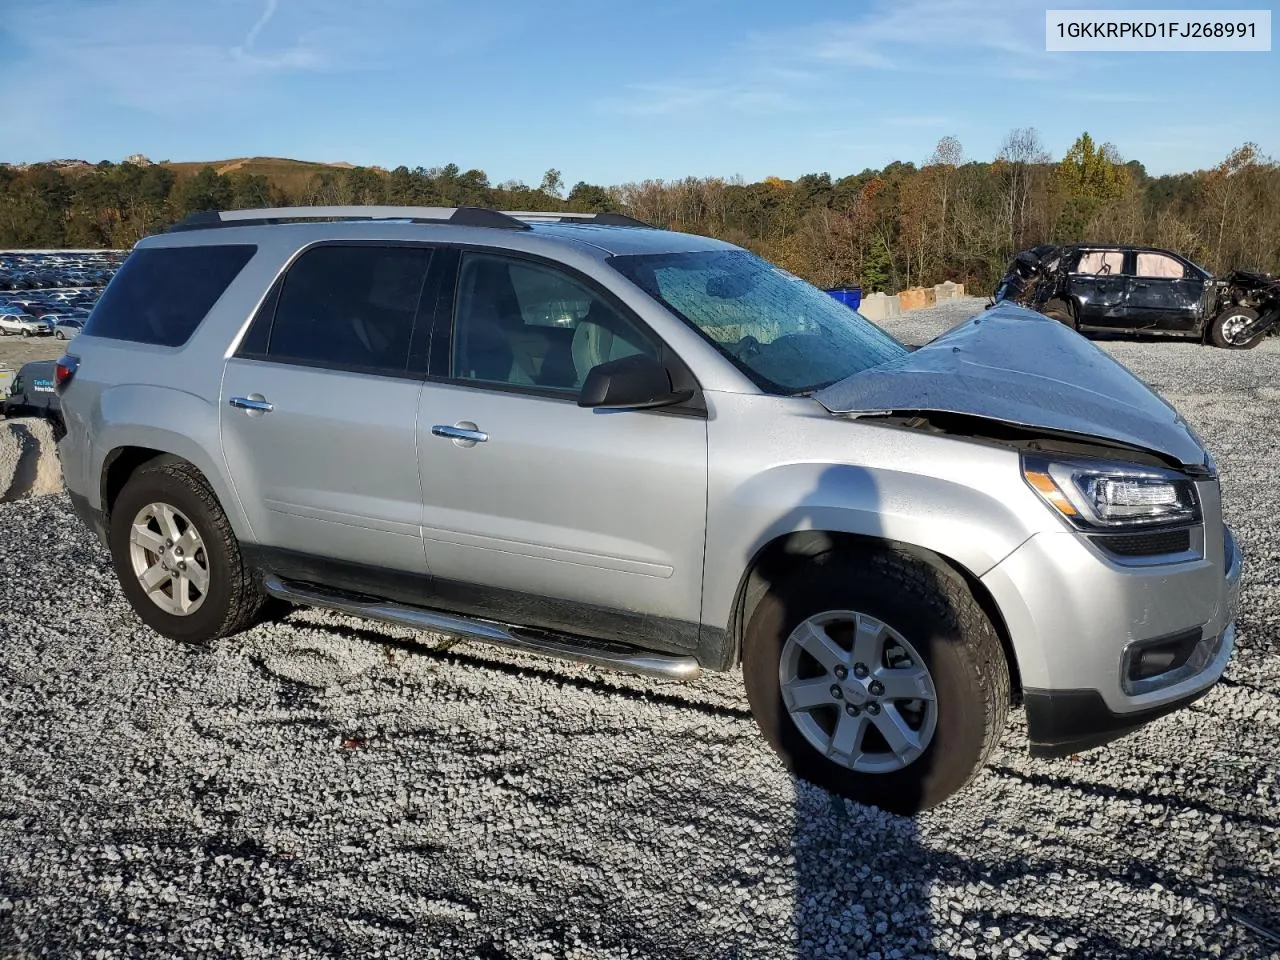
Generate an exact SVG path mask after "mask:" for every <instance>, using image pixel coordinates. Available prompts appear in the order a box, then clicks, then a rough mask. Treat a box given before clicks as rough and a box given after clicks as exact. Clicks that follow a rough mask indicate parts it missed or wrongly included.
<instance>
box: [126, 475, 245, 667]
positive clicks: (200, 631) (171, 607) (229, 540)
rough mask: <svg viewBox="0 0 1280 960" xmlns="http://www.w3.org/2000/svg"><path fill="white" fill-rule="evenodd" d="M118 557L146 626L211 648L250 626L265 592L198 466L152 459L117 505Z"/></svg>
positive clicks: (131, 597)
mask: <svg viewBox="0 0 1280 960" xmlns="http://www.w3.org/2000/svg"><path fill="white" fill-rule="evenodd" d="M110 544H111V559H112V561H113V564H114V566H115V569H116V576H117V577H118V578H119V580H120V585H121V587H122V588H123V590H124V593H125V596H126V597H127V598H128V599H129V603H130V604H131V605H132V607H133V609H134V611H135V612H136V613H137V614H138V616H139V617H140V618H141V620H142V622H143V623H145V624H146V625H147V626H149V627H150V628H151V629H153V630H155V631H156V632H157V633H159V634H161V635H163V636H166V637H168V638H169V639H171V640H180V641H184V642H187V643H207V642H209V641H211V640H214V639H216V638H218V637H224V636H227V635H229V634H233V633H237V632H239V631H240V630H243V629H245V628H246V627H248V626H250V625H251V624H252V623H253V622H254V620H255V618H256V617H257V615H258V612H259V611H260V610H261V608H262V604H263V598H262V591H261V589H260V588H259V586H258V584H257V582H256V581H255V579H254V577H253V575H252V571H250V569H249V568H248V566H247V565H246V564H245V562H244V557H243V556H242V555H241V553H240V545H239V543H238V542H237V540H236V537H235V534H234V533H233V532H232V530H231V524H230V523H229V522H228V520H227V516H226V514H225V513H224V512H223V510H222V507H221V505H219V503H218V499H217V497H216V496H214V493H213V491H212V490H211V489H210V488H209V484H208V482H207V481H206V480H205V478H204V477H203V476H202V475H201V473H200V472H199V471H198V470H197V469H196V468H195V467H193V466H192V465H191V464H189V463H187V462H185V461H182V460H178V459H176V458H171V457H162V458H159V459H157V460H153V461H151V462H150V463H147V464H145V465H144V466H142V467H141V468H139V470H138V472H137V473H135V474H134V475H133V476H132V477H130V479H129V481H128V482H127V483H126V484H125V486H124V489H123V490H122V491H121V492H120V496H119V498H118V499H117V500H116V502H115V504H113V506H112V508H111V525H110Z"/></svg>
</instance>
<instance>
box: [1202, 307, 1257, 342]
mask: <svg viewBox="0 0 1280 960" xmlns="http://www.w3.org/2000/svg"><path fill="white" fill-rule="evenodd" d="M1257 319H1258V312H1257V311H1256V310H1250V309H1249V308H1248V307H1227V308H1226V309H1225V310H1223V311H1222V312H1221V313H1219V314H1218V315H1217V316H1216V317H1214V318H1213V320H1211V321H1210V322H1209V342H1210V343H1212V344H1213V345H1214V346H1215V347H1221V348H1222V349H1223V350H1252V349H1253V348H1254V347H1256V346H1257V345H1258V344H1260V343H1261V342H1262V341H1263V339H1264V338H1265V336H1266V334H1264V333H1260V334H1258V335H1257V336H1255V337H1254V338H1253V339H1252V340H1248V341H1246V342H1244V343H1235V342H1233V341H1231V340H1229V339H1227V338H1228V336H1229V334H1230V328H1231V326H1232V325H1233V323H1234V324H1238V323H1239V322H1240V321H1241V320H1245V321H1248V322H1250V323H1252V322H1253V321H1254V320H1257Z"/></svg>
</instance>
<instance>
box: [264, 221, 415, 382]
mask: <svg viewBox="0 0 1280 960" xmlns="http://www.w3.org/2000/svg"><path fill="white" fill-rule="evenodd" d="M430 264H431V249H430V248H429V247H393V246H385V247H384V246H374V245H367V246H350V247H348V246H336V245H335V246H322V247H316V248H314V249H312V250H308V251H307V252H306V253H304V254H303V255H302V256H301V257H299V258H298V261H297V262H296V263H295V264H294V265H293V266H292V267H290V268H289V273H288V274H287V275H286V276H285V279H284V288H283V289H282V290H281V291H280V299H279V301H278V303H277V304H276V308H275V318H274V321H273V322H272V324H271V332H270V334H269V339H268V341H267V350H266V358H267V359H268V360H275V361H279V362H285V363H299V364H304V365H309V366H318V367H329V368H334V369H350V370H359V371H363V372H369V373H381V374H392V375H403V374H404V373H405V372H406V370H407V369H408V365H409V344H410V341H411V339H412V336H413V326H414V322H415V319H416V317H417V314H418V301H419V300H420V299H421V298H422V288H423V285H424V283H425V282H426V278H427V268H428V267H429V266H430Z"/></svg>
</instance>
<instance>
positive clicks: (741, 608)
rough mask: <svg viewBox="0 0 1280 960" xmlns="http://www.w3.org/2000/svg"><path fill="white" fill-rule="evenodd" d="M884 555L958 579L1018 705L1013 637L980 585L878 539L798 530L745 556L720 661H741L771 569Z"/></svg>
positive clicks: (959, 568) (933, 558)
mask: <svg viewBox="0 0 1280 960" xmlns="http://www.w3.org/2000/svg"><path fill="white" fill-rule="evenodd" d="M875 551H887V552H893V553H899V554H904V555H906V556H909V557H911V558H913V559H916V560H919V561H921V562H923V563H925V564H927V565H928V566H929V567H930V568H932V569H933V570H934V571H936V572H937V573H939V574H941V575H942V576H945V577H948V578H951V579H956V580H959V581H960V582H962V583H963V584H964V586H965V587H966V588H967V589H968V590H969V592H970V593H971V594H972V595H973V597H974V599H975V601H977V603H978V606H979V607H980V608H981V609H982V612H983V613H984V614H985V615H986V617H987V619H988V620H989V621H991V625H992V627H993V628H994V629H995V632H996V636H997V637H999V639H1000V646H1001V648H1002V650H1003V651H1004V656H1005V661H1006V663H1007V664H1008V667H1009V681H1010V692H1011V695H1012V700H1013V703H1014V704H1015V705H1017V704H1020V703H1021V701H1022V682H1021V674H1020V672H1019V670H1018V657H1017V652H1016V651H1015V649H1014V645H1013V636H1012V634H1011V633H1010V631H1009V626H1008V624H1007V623H1006V622H1005V618H1004V615H1003V614H1002V613H1001V612H1000V607H999V605H998V604H997V603H996V601H995V598H994V597H993V596H992V595H991V592H990V591H989V590H988V589H987V587H986V586H985V585H984V584H983V583H982V581H981V580H980V579H979V578H978V577H977V576H975V575H974V574H973V572H972V571H970V570H968V569H966V568H965V567H964V565H963V564H961V563H958V562H957V561H955V560H953V559H952V558H950V557H947V556H945V555H943V554H940V553H938V552H936V551H934V550H930V549H928V548H926V547H921V546H919V545H917V544H911V543H904V542H902V541H898V540H890V539H886V538H883V537H874V536H868V535H866V534H859V533H847V532H841V531H830V530H798V531H792V532H790V533H784V534H781V535H780V536H777V537H775V538H774V539H772V540H770V541H769V542H768V543H766V544H764V545H763V546H762V547H761V548H760V549H759V550H758V551H757V552H756V554H755V556H753V557H752V558H751V562H750V563H749V564H748V565H747V568H746V569H745V570H744V571H743V573H742V576H741V578H740V580H739V582H738V589H737V591H736V593H735V594H734V600H733V607H732V610H731V614H730V622H729V629H728V640H729V643H730V645H731V650H730V651H729V652H728V655H727V657H726V660H727V661H728V665H729V666H738V665H740V664H741V662H742V641H743V634H744V633H745V631H746V627H747V624H748V623H749V622H750V620H751V615H752V613H754V612H755V609H756V607H757V606H758V605H759V603H760V601H761V599H762V598H763V597H764V595H765V593H766V592H767V591H768V589H769V581H770V574H769V572H770V571H771V570H786V569H788V568H790V567H798V566H802V565H804V564H806V563H812V562H814V561H815V560H816V559H817V558H818V557H820V556H824V555H827V554H832V553H839V554H842V555H855V556H856V555H858V554H862V555H865V554H868V553H871V552H875Z"/></svg>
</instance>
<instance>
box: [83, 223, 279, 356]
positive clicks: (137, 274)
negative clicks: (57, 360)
mask: <svg viewBox="0 0 1280 960" xmlns="http://www.w3.org/2000/svg"><path fill="white" fill-rule="evenodd" d="M257 249H258V248H257V247H256V246H254V245H253V244H235V245H218V246H195V247H151V248H147V249H142V250H135V251H133V253H131V254H130V255H129V256H128V257H127V258H126V259H125V262H124V265H123V266H122V267H121V268H120V270H119V272H118V273H117V274H116V275H115V276H114V277H113V278H112V280H111V283H110V284H108V285H107V289H106V290H105V291H104V292H103V294H102V297H101V299H99V301H98V303H97V305H96V306H95V307H94V309H93V313H92V314H91V315H90V316H89V320H88V322H87V323H86V324H85V325H84V331H83V332H84V333H85V334H86V335H88V336H92V337H107V338H110V339H113V340H131V341H134V342H135V343H151V344H156V345H158V346H162V347H180V346H182V345H183V344H184V343H186V342H187V341H188V340H190V339H191V335H192V334H193V333H195V331H196V328H197V327H198V326H200V322H201V321H202V320H204V318H205V315H206V314H207V313H208V312H209V309H210V308H211V307H212V306H213V305H214V303H216V302H217V300H218V298H219V297H221V296H222V294H223V293H224V292H225V291H226V289H227V287H228V286H229V285H230V284H231V281H232V280H234V279H235V278H236V276H237V275H238V274H239V273H240V271H241V270H243V269H244V266H245V264H247V263H248V262H249V260H250V259H251V258H252V257H253V255H254V253H255V252H256V251H257Z"/></svg>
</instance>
